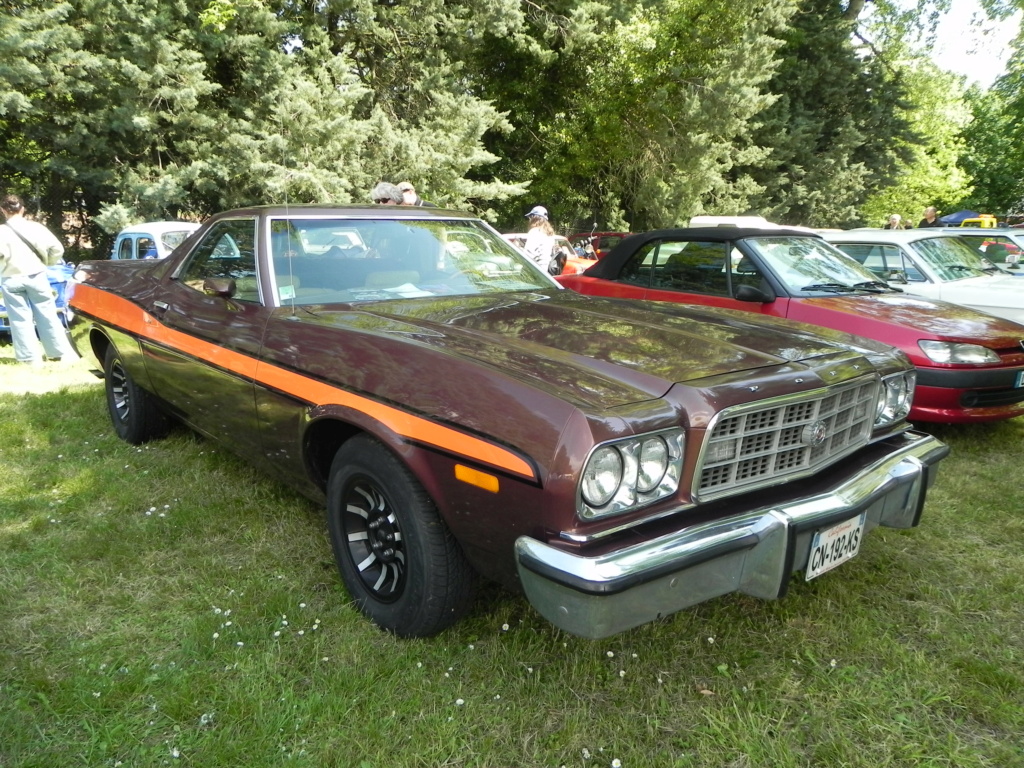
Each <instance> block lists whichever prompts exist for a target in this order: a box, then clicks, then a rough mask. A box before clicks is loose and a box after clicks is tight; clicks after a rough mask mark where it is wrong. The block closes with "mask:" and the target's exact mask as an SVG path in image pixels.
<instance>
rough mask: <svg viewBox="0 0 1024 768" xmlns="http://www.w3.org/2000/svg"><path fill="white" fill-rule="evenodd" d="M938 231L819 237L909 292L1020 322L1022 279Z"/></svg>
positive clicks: (876, 231) (865, 232) (1023, 296)
mask: <svg viewBox="0 0 1024 768" xmlns="http://www.w3.org/2000/svg"><path fill="white" fill-rule="evenodd" d="M961 234H962V232H958V233H956V234H950V233H949V232H945V231H941V230H938V229H907V230H899V229H850V230H846V231H843V232H824V233H822V236H823V237H824V238H825V239H826V240H828V241H829V242H830V243H832V244H834V245H835V246H836V247H837V248H839V249H840V250H841V251H843V252H844V253H846V254H847V255H849V256H851V257H853V258H854V259H856V260H857V261H859V262H860V263H861V264H863V265H864V266H865V267H867V268H868V269H870V270H871V271H872V272H874V273H875V274H876V275H878V277H879V278H880V279H882V280H885V281H886V282H888V283H889V285H892V286H894V287H898V288H902V289H903V290H904V291H906V292H908V293H915V294H918V295H920V296H927V297H928V298H931V299H942V300H943V301H949V302H952V303H954V304H962V305H964V306H966V307H971V308H972V309H977V310H980V311H982V312H988V313H989V314H991V315H996V316H997V317H1005V318H1007V319H1008V320H1013V321H1015V322H1018V323H1024V280H1018V279H1017V278H1016V277H1014V276H1013V275H1012V274H1011V273H1009V272H1007V271H1006V270H1004V269H1003V268H1002V267H1001V266H997V265H996V264H994V263H993V262H992V261H991V260H989V259H987V258H985V256H984V254H981V253H979V252H978V251H976V250H975V249H974V248H972V247H971V246H970V245H968V244H967V243H966V241H964V240H963V239H961V238H960V237H959V235H961Z"/></svg>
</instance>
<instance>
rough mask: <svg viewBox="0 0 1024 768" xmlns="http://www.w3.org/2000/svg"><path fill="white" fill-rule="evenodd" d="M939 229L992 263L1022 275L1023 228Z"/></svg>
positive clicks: (1023, 268)
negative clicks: (957, 238)
mask: <svg viewBox="0 0 1024 768" xmlns="http://www.w3.org/2000/svg"><path fill="white" fill-rule="evenodd" d="M939 231H940V232H948V233H949V234H951V235H956V236H957V237H959V238H961V239H962V240H964V241H965V242H966V243H967V244H968V245H970V246H971V248H973V249H974V250H976V251H977V252H978V253H981V254H983V255H984V256H985V258H986V259H988V260H989V261H991V262H992V263H993V264H995V265H997V266H1003V267H1005V268H1006V269H1008V270H1010V271H1011V272H1012V273H1013V274H1014V275H1017V276H1024V229H1014V228H1012V227H999V228H988V229H982V228H981V227H944V228H943V229H940V230H939Z"/></svg>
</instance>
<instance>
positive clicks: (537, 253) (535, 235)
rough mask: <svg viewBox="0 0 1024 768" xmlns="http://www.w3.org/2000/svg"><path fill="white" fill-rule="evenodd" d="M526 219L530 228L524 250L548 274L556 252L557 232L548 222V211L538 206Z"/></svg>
mask: <svg viewBox="0 0 1024 768" xmlns="http://www.w3.org/2000/svg"><path fill="white" fill-rule="evenodd" d="M526 218H527V219H529V227H530V228H529V230H527V232H526V242H525V243H523V250H524V251H526V255H527V256H529V257H530V260H531V261H533V262H534V263H536V264H537V266H538V267H540V268H541V269H543V270H544V271H545V272H547V271H548V264H549V263H550V262H551V257H552V256H553V255H554V250H555V230H554V228H553V227H552V226H551V222H550V221H548V209H547V208H545V207H544V206H543V205H536V206H534V207H533V209H532V210H531V211H530V212H529V213H528V214H526Z"/></svg>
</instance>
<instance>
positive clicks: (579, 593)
mask: <svg viewBox="0 0 1024 768" xmlns="http://www.w3.org/2000/svg"><path fill="white" fill-rule="evenodd" d="M883 444H892V445H893V446H894V449H893V451H892V452H891V453H890V454H889V455H887V456H885V457H884V458H882V459H879V460H877V461H876V462H874V463H873V464H870V465H869V466H867V467H864V468H862V469H860V471H857V472H856V473H855V474H853V475H852V476H846V477H844V478H842V479H840V480H839V481H837V483H836V484H835V485H834V486H833V487H832V488H831V489H830V490H829V491H827V492H825V493H821V494H819V495H817V496H812V497H808V498H803V499H795V500H793V501H792V502H789V503H785V504H778V505H774V506H771V507H762V508H754V509H748V510H744V511H743V512H741V513H738V514H736V515H734V516H731V517H727V518H724V519H720V520H716V521H714V522H710V523H704V524H702V525H698V526H694V527H689V528H683V529H682V530H679V531H675V532H673V533H670V534H667V535H665V536H661V537H658V538H656V539H652V540H650V541H646V542H643V543H641V544H637V545H634V546H629V547H624V548H623V549H620V550H617V551H614V552H611V553H608V554H604V555H600V556H597V557H581V556H579V555H575V554H572V553H569V552H566V551H565V550H562V549H558V548H555V547H552V546H550V545H548V544H545V543H543V542H541V541H538V540H537V539H533V538H530V537H528V536H521V537H520V538H519V539H518V540H517V541H516V562H517V566H518V570H519V579H520V581H521V582H522V585H523V589H524V590H525V592H526V596H527V598H528V599H529V601H530V603H531V604H532V605H533V606H534V608H536V609H537V611H538V612H539V613H540V614H541V615H542V616H544V617H545V618H546V619H547V620H548V621H550V622H551V623H552V624H554V625H555V626H557V627H559V628H561V629H564V630H565V631H566V632H571V633H572V634H574V635H579V636H581V637H587V638H594V639H596V638H600V637H607V636H609V635H614V634H616V633H618V632H622V631H624V630H626V629H629V628H630V627H635V626H638V625H640V624H645V623H647V622H649V621H653V620H655V619H659V618H661V617H663V616H667V615H669V614H672V613H675V612H676V611H679V610H682V609H683V608H687V607H689V606H692V605H696V604H698V603H702V602H704V601H706V600H710V599H712V598H714V597H718V596H720V595H725V594H728V593H730V592H742V593H743V594H747V595H751V596H753V597H758V598H762V599H766V600H772V599H776V598H779V597H782V596H783V595H784V594H785V591H786V586H787V583H788V581H789V577H790V576H791V575H792V574H793V573H794V572H795V571H800V570H803V569H804V568H805V567H806V565H807V558H808V553H809V551H810V547H811V540H812V538H813V536H814V533H815V531H817V530H819V529H821V528H824V527H828V526H830V525H833V524H835V523H837V522H840V521H842V520H846V519H849V518H851V517H854V516H856V515H859V514H861V513H866V514H867V519H866V522H865V526H864V533H865V534H866V533H867V532H868V531H870V530H871V529H872V528H875V527H877V526H879V525H884V526H887V527H890V528H912V527H914V526H915V525H917V523H918V520H919V518H920V514H921V508H922V507H923V505H924V500H925V495H926V492H927V487H928V486H929V485H931V483H932V482H933V481H934V478H935V474H936V470H935V469H930V468H931V467H933V466H934V465H935V464H937V463H938V462H939V461H941V460H942V459H943V458H944V457H945V456H946V454H948V453H949V449H948V448H947V447H946V445H945V444H944V443H942V442H940V441H939V440H937V439H935V438H934V437H931V436H930V435H925V434H922V433H916V432H907V433H904V434H903V435H901V436H899V437H897V438H892V439H890V440H889V441H888V442H887V443H883ZM841 468H842V465H841V464H840V465H837V466H835V467H833V468H832V471H833V472H835V473H836V474H837V475H842V469H841ZM826 471H828V470H826ZM681 514H683V515H685V512H684V513H681Z"/></svg>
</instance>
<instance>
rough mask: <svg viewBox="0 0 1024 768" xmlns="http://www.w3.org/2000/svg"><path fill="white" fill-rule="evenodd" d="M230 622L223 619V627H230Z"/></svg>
mask: <svg viewBox="0 0 1024 768" xmlns="http://www.w3.org/2000/svg"><path fill="white" fill-rule="evenodd" d="M231 623H232V622H230V621H225V622H224V626H225V627H230V626H231Z"/></svg>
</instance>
